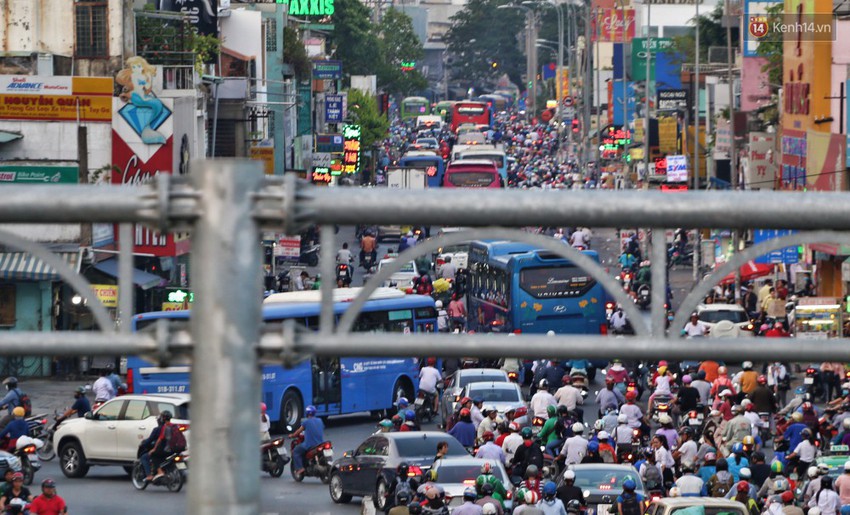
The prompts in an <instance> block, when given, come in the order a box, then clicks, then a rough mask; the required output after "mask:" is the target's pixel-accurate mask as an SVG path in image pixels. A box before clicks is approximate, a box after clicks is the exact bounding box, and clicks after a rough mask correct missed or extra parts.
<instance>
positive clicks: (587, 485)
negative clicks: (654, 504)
mask: <svg viewBox="0 0 850 515" xmlns="http://www.w3.org/2000/svg"><path fill="white" fill-rule="evenodd" d="M569 468H570V469H571V470H573V471H574V472H575V473H576V481H575V486H577V487H579V488H581V490H582V493H583V494H584V499H585V501H587V508H588V509H587V512H586V513H587V515H608V514H610V513H617V496H619V495H620V494H621V493H623V482H624V481H625V480H626V479H631V480H633V481H634V482H635V485H636V486H637V488H636V489H635V491H636V492H637V493H639V494H641V495H644V491H643V483H642V482H641V480H640V474H638V471H637V470H635V468H634V467H632V466H631V465H629V464H623V465H617V464H614V463H604V464H602V463H600V464H590V463H587V464H583V465H570V467H569ZM561 481H563V479H561Z"/></svg>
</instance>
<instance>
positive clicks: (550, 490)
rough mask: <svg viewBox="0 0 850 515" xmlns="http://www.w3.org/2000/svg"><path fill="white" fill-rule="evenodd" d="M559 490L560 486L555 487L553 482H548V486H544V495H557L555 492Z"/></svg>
mask: <svg viewBox="0 0 850 515" xmlns="http://www.w3.org/2000/svg"><path fill="white" fill-rule="evenodd" d="M557 490H558V486H557V485H555V483H554V482H553V481H546V484H544V485H543V495H544V496H547V497H548V496H550V495H555V492H556V491H557Z"/></svg>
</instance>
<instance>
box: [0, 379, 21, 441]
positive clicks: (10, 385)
mask: <svg viewBox="0 0 850 515" xmlns="http://www.w3.org/2000/svg"><path fill="white" fill-rule="evenodd" d="M3 384H4V385H6V390H7V392H6V396H5V397H3V398H2V399H0V410H1V409H3V408H8V409H9V414H8V415H6V416H4V417H3V418H0V428H3V427H6V424H8V423H9V422H11V421H12V417H13V415H12V410H14V409H15V408H17V407H18V406H20V405H21V396H23V393H22V392H21V390H20V389H18V379H17V378H16V377H7V378H6V379H4V380H3Z"/></svg>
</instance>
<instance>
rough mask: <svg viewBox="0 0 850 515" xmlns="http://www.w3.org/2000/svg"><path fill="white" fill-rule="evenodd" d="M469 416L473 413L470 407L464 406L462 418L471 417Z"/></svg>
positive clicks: (461, 412) (461, 413)
mask: <svg viewBox="0 0 850 515" xmlns="http://www.w3.org/2000/svg"><path fill="white" fill-rule="evenodd" d="M469 416H472V414H471V413H470V412H469V408H463V409H462V410H460V417H461V418H463V417H469Z"/></svg>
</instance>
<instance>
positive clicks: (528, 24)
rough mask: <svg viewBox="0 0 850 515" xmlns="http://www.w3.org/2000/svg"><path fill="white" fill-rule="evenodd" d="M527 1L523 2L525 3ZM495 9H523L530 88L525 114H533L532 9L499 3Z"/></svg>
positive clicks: (534, 33)
mask: <svg viewBox="0 0 850 515" xmlns="http://www.w3.org/2000/svg"><path fill="white" fill-rule="evenodd" d="M525 3H527V2H523V4H525ZM496 9H522V10H523V11H525V59H526V62H525V73H526V80H527V81H528V82H529V85H530V88H529V92H528V98H527V99H526V102H525V103H526V106H525V110H526V116H527V117H528V118H529V119H530V118H531V117H533V116H534V103H535V102H534V96H535V92H536V91H537V46H536V44H535V41H536V40H537V20H536V17H535V14H534V11H533V10H532V9H531V8H529V7H528V6H526V5H507V4H506V5H500V6H498V7H496Z"/></svg>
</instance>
